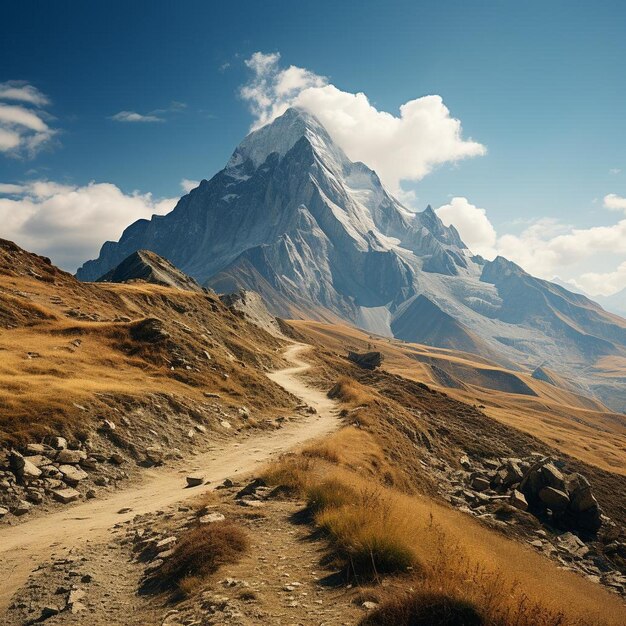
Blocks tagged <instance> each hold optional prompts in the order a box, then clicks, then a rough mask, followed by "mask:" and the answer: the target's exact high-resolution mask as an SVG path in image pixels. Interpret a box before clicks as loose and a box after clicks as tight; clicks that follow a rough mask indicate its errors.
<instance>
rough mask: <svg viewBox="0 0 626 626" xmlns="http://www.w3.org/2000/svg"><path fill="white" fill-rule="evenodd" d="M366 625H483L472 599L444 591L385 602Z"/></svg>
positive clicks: (416, 594)
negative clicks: (444, 592) (447, 593)
mask: <svg viewBox="0 0 626 626" xmlns="http://www.w3.org/2000/svg"><path fill="white" fill-rule="evenodd" d="M361 624H362V626H434V625H435V624H436V625H437V626H483V624H485V622H484V620H483V618H482V616H481V614H480V612H479V611H478V610H477V609H476V607H474V606H473V605H472V604H470V603H469V602H467V601H465V600H462V599H459V598H455V597H450V596H447V595H445V594H442V593H439V594H437V593H435V594H430V593H422V592H418V593H414V594H412V595H410V596H408V597H406V598H398V599H396V600H392V601H389V602H387V603H385V604H384V605H383V606H382V607H381V608H379V609H377V610H376V611H374V612H373V613H370V614H369V615H368V616H367V617H366V618H365V619H364V620H362V621H361Z"/></svg>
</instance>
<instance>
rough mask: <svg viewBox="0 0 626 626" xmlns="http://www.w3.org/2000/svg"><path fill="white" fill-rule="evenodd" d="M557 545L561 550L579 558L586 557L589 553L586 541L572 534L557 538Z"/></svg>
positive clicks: (568, 533) (564, 534)
mask: <svg viewBox="0 0 626 626" xmlns="http://www.w3.org/2000/svg"><path fill="white" fill-rule="evenodd" d="M557 545H558V547H559V548H560V549H561V550H563V551H565V552H568V553H569V554H571V555H573V556H575V557H578V558H582V557H584V556H585V555H586V554H587V553H588V552H589V548H588V547H587V546H586V545H585V543H584V541H582V540H581V539H580V538H579V537H577V536H576V535H574V534H573V533H570V532H567V533H563V534H562V535H560V536H559V537H557Z"/></svg>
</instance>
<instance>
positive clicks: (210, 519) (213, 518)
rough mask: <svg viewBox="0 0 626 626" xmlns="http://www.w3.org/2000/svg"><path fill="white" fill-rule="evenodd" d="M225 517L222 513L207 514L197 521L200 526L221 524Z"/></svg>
mask: <svg viewBox="0 0 626 626" xmlns="http://www.w3.org/2000/svg"><path fill="white" fill-rule="evenodd" d="M225 519H226V517H225V516H224V515H223V514H222V513H207V514H206V515H203V516H202V517H200V518H199V519H198V521H199V522H200V523H201V524H214V523H215V522H223V521H224V520H225Z"/></svg>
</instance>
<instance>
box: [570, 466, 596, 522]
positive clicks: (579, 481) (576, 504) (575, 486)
mask: <svg viewBox="0 0 626 626" xmlns="http://www.w3.org/2000/svg"><path fill="white" fill-rule="evenodd" d="M567 493H568V494H569V497H570V501H571V504H570V509H571V510H572V511H573V512H574V513H582V512H583V511H587V510H589V509H592V508H594V507H596V508H597V506H598V501H597V500H596V499H595V497H594V495H593V493H592V492H591V485H590V484H589V481H588V480H587V479H586V478H585V477H584V476H583V475H582V474H572V475H571V476H569V477H568V479H567Z"/></svg>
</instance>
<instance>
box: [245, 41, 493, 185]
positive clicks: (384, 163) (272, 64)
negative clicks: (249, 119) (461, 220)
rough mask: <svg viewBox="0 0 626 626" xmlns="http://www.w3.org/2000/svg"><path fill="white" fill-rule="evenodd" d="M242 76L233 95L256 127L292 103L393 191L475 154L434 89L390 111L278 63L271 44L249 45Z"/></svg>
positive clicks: (481, 149)
mask: <svg viewBox="0 0 626 626" xmlns="http://www.w3.org/2000/svg"><path fill="white" fill-rule="evenodd" d="M245 63H246V66H247V67H248V68H249V69H250V70H251V72H252V75H251V78H250V80H249V81H248V82H247V83H246V84H245V85H243V87H242V88H241V90H240V95H241V97H242V98H243V100H245V101H246V102H248V104H249V107H250V111H251V113H252V114H253V116H254V121H253V124H252V129H253V130H254V129H257V128H259V127H261V126H263V125H265V124H267V123H269V122H271V121H272V120H273V119H274V118H276V117H278V116H279V115H281V114H282V113H284V112H285V111H286V110H287V109H288V108H289V107H290V106H299V107H302V108H304V109H305V110H307V111H309V112H310V113H312V114H313V115H315V116H316V117H317V118H318V119H319V120H320V122H321V123H322V124H323V125H324V126H325V128H326V130H327V131H328V132H329V133H330V135H331V137H332V138H333V139H334V140H335V141H336V142H337V143H338V144H339V146H341V148H342V149H343V150H344V152H345V153H346V154H347V155H348V157H349V158H351V159H352V160H353V161H363V162H364V163H366V164H367V165H369V166H370V167H372V168H373V169H375V170H376V172H377V173H378V175H379V176H380V177H381V179H382V180H383V182H384V183H385V184H386V185H387V186H388V187H390V188H391V189H392V190H393V191H396V192H398V191H399V190H400V183H401V181H417V180H420V179H422V178H423V177H424V176H426V175H427V174H429V173H430V172H431V171H432V170H433V169H434V168H435V167H437V166H439V165H442V164H444V163H450V162H456V161H459V160H461V159H465V158H469V157H474V156H481V155H484V154H485V153H486V148H485V146H483V145H482V144H480V143H478V142H476V141H473V140H471V139H465V138H464V137H463V132H462V127H461V122H460V121H459V120H458V119H456V118H454V117H452V116H451V114H450V111H449V109H448V108H447V107H446V105H445V104H444V102H443V99H442V98H441V96H438V95H427V96H423V97H421V98H416V99H414V100H409V101H408V102H406V103H404V104H403V105H401V106H400V109H399V114H397V115H394V114H392V113H388V112H386V111H380V110H378V109H377V108H376V107H375V106H374V105H372V104H371V102H370V101H369V99H368V97H367V96H366V95H365V94H364V93H350V92H347V91H342V90H341V89H339V88H338V87H336V86H335V85H333V84H331V83H330V82H329V81H328V79H327V78H326V77H324V76H319V75H317V74H315V73H314V72H311V71H309V70H307V69H305V68H301V67H297V66H294V65H291V66H289V67H287V68H283V67H281V65H280V54H279V53H278V52H274V53H270V54H265V53H262V52H255V53H254V54H253V55H252V56H251V57H250V58H249V59H247V60H246V61H245Z"/></svg>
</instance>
